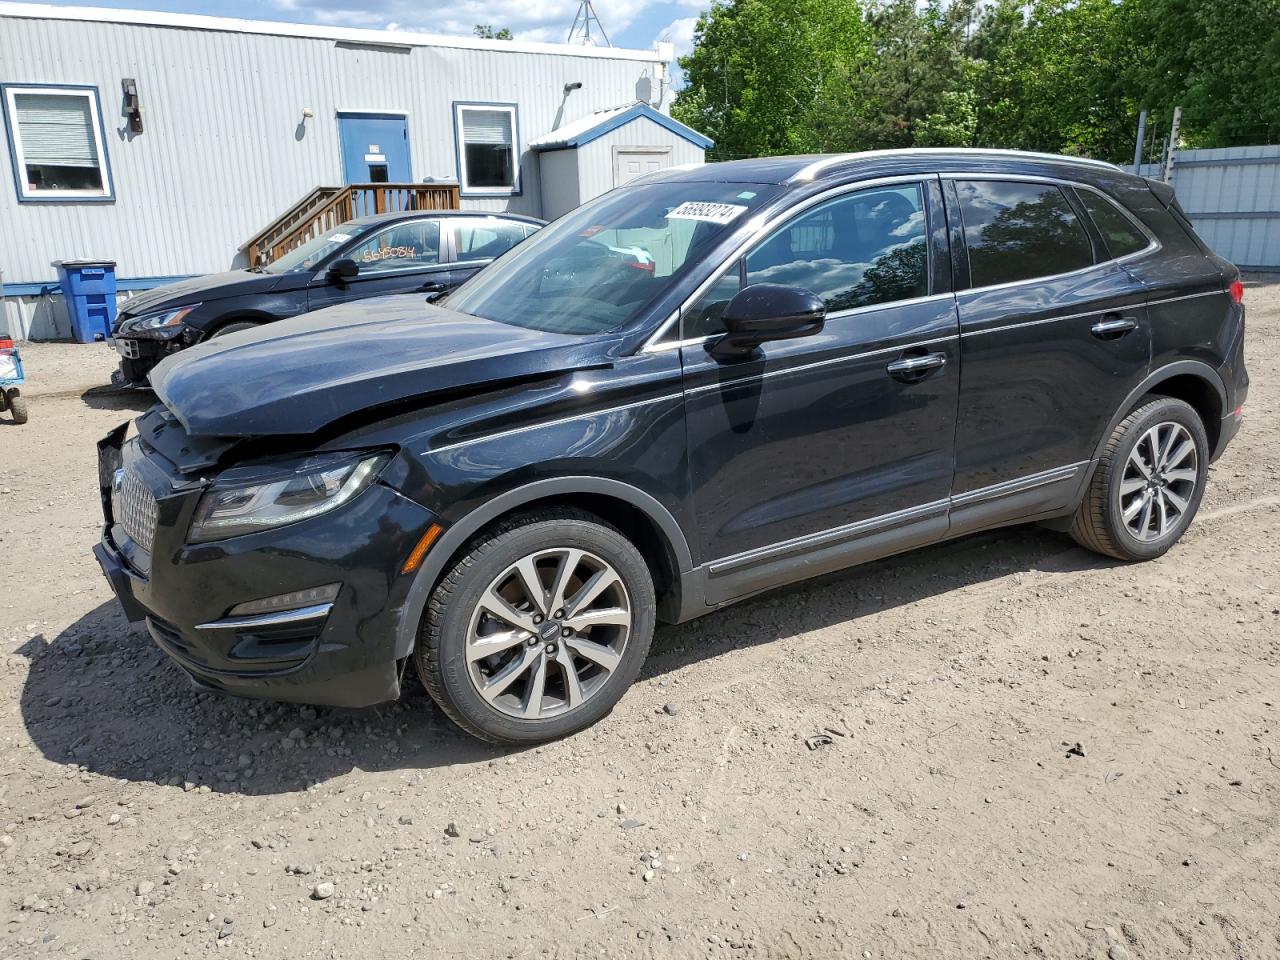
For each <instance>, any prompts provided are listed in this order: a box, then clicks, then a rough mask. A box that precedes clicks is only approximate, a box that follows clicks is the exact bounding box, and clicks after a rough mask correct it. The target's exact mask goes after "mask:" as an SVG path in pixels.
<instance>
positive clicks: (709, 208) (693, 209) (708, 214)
mask: <svg viewBox="0 0 1280 960" xmlns="http://www.w3.org/2000/svg"><path fill="white" fill-rule="evenodd" d="M746 212H747V208H746V207H742V206H739V205H738V204H736V203H704V202H699V201H696V200H691V201H689V202H687V203H682V204H680V206H678V207H676V208H675V209H674V210H672V211H671V212H670V213H668V214H667V219H668V220H705V221H706V222H707V223H731V222H732V221H733V220H734V218H736V217H739V216H741V215H742V214H744V213H746Z"/></svg>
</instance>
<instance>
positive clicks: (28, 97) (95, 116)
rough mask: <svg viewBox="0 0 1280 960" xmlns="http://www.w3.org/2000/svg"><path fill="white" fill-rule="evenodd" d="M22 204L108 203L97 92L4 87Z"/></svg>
mask: <svg viewBox="0 0 1280 960" xmlns="http://www.w3.org/2000/svg"><path fill="white" fill-rule="evenodd" d="M4 112H5V120H6V125H7V127H8V131H9V151H10V155H11V157H12V160H13V175H14V181H15V183H16V185H17V188H18V199H19V200H64V201H65V200H110V199H112V197H113V194H112V189H111V169H110V166H109V165H108V163H107V151H106V143H105V137H104V136H103V129H102V117H101V113H100V112H99V109H98V91H97V89H96V88H95V87H23V86H10V85H6V86H5V87H4Z"/></svg>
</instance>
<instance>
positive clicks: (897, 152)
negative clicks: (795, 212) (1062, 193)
mask: <svg viewBox="0 0 1280 960" xmlns="http://www.w3.org/2000/svg"><path fill="white" fill-rule="evenodd" d="M922 153H924V154H934V155H944V154H945V155H952V156H963V157H1011V158H1013V157H1029V158H1031V159H1034V160H1057V161H1059V162H1062V163H1079V164H1085V165H1087V166H1091V167H1104V168H1106V169H1108V170H1119V169H1120V168H1119V167H1118V166H1116V165H1115V164H1114V163H1108V162H1107V161H1106V160H1094V159H1092V158H1091V157H1068V156H1066V155H1064V154H1059V153H1037V152H1035V151H1032V150H993V149H990V148H986V147H911V148H899V149H894V150H864V151H862V152H860V153H838V154H834V155H832V156H829V157H823V158H822V159H821V160H815V161H814V162H813V163H811V164H809V165H808V166H807V167H804V168H803V169H801V170H799V171H797V172H796V173H793V174H792V175H791V176H790V177H789V178H788V179H787V183H807V182H808V181H810V180H814V179H816V178H817V177H818V176H820V175H821V174H823V173H825V172H826V171H827V170H829V169H830V168H832V167H836V166H839V165H840V164H842V163H851V162H853V161H855V160H870V159H874V158H876V157H905V156H918V155H920V154H922Z"/></svg>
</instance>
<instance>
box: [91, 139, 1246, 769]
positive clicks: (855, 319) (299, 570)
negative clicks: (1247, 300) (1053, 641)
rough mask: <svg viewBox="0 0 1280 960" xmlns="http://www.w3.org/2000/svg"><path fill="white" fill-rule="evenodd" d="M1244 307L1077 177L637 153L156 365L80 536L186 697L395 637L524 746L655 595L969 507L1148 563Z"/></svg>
mask: <svg viewBox="0 0 1280 960" xmlns="http://www.w3.org/2000/svg"><path fill="white" fill-rule="evenodd" d="M1242 292H1243V291H1242V287H1241V284H1240V281H1239V277H1238V274H1237V271H1236V270H1235V268H1234V267H1232V266H1231V264H1229V263H1227V262H1226V261H1224V260H1222V259H1221V258H1220V257H1217V256H1215V255H1214V254H1213V253H1212V252H1211V251H1209V250H1208V249H1207V248H1206V247H1205V246H1204V244H1203V243H1201V241H1200V240H1198V239H1197V237H1196V235H1195V233H1194V232H1193V231H1192V229H1191V226H1190V225H1189V223H1188V222H1187V219H1186V217H1185V216H1184V215H1183V213H1182V212H1181V211H1180V210H1179V208H1178V205H1177V203H1176V202H1175V201H1174V198H1173V194H1172V192H1171V191H1170V190H1169V188H1168V187H1166V186H1164V185H1163V184H1160V183H1153V182H1149V181H1146V180H1142V179H1139V178H1137V177H1134V176H1129V175H1127V174H1124V173H1122V172H1121V171H1120V170H1118V169H1117V168H1115V167H1112V166H1109V165H1107V164H1104V163H1098V162H1090V161H1084V160H1073V159H1068V158H1064V157H1051V156H1041V155H1033V154H1017V153H1007V152H985V151H908V152H888V153H870V154H856V155H852V156H837V157H825V158H814V157H792V158H786V157H779V158H770V159H763V160H748V161H740V162H734V163H724V164H713V165H708V166H703V167H699V168H696V169H687V170H668V171H665V172H663V173H659V174H655V175H653V176H651V177H649V178H648V179H645V180H641V181H638V182H636V183H633V184H631V185H629V186H626V187H623V188H620V189H618V190H614V191H613V192H611V193H608V194H606V195H604V196H602V197H600V198H598V199H596V200H594V201H592V202H590V203H588V204H586V205H584V206H582V207H580V208H579V209H577V210H575V211H573V212H572V213H570V214H568V215H566V216H565V217H563V218H561V219H560V220H558V221H556V222H555V223H553V224H552V225H551V226H549V227H547V228H545V229H544V230H542V231H540V232H539V233H537V234H536V235H535V236H534V237H533V238H531V239H530V240H529V241H527V242H526V243H524V244H522V245H521V246H520V247H518V248H517V249H516V250H514V251H513V252H512V253H511V254H509V255H508V256H506V257H504V258H503V259H502V260H501V261H499V262H498V263H496V264H494V266H492V267H491V268H489V269H488V270H486V271H483V272H482V273H480V274H478V275H477V276H476V277H474V278H473V279H472V280H470V281H468V282H467V283H466V284H465V285H464V286H462V287H461V288H460V289H459V290H457V291H456V292H454V293H453V294H452V295H450V296H449V297H448V298H447V299H446V300H445V301H443V303H440V304H436V305H428V304H427V303H426V302H424V299H423V298H422V297H421V296H404V297H393V298H384V299H381V300H378V301H376V302H368V303H361V304H352V305H348V306H343V307H335V308H333V309H330V310H325V311H323V312H320V313H317V314H313V315H311V316H309V317H305V318H300V319H297V320H287V321H284V322H282V323H279V324H276V325H275V326H274V327H273V328H271V329H265V330H260V331H253V332H249V333H241V334H237V335H235V336H231V337H227V338H225V339H223V340H219V341H217V342H216V343H209V344H202V345H199V346H196V347H195V348H193V349H191V350H188V351H185V352H184V353H183V354H180V355H178V356H176V357H171V358H169V359H167V360H165V361H164V362H163V363H162V364H161V365H160V366H159V367H157V368H156V371H155V372H154V373H153V375H152V382H153V384H154V386H155V389H156V392H157V394H158V395H159V397H160V399H161V401H162V403H161V404H159V405H157V406H155V407H154V408H152V409H151V410H150V411H148V412H147V413H146V414H144V415H143V416H142V417H140V418H139V419H138V420H137V421H136V427H137V429H136V436H133V437H131V438H129V439H128V440H126V431H127V429H128V424H124V425H122V426H120V427H119V428H117V429H116V430H115V431H114V432H113V433H111V434H110V435H109V436H108V437H107V438H106V439H105V440H104V441H102V443H101V444H100V466H101V471H100V472H101V482H102V503H103V508H104V510H105V512H106V526H105V529H104V530H103V536H102V541H101V543H100V544H99V545H98V546H97V547H96V548H95V550H96V553H97V556H98V559H99V560H100V561H101V564H102V566H103V568H104V569H105V571H106V573H107V575H108V577H109V578H110V579H111V582H112V584H113V585H114V587H115V590H116V592H117V594H118V595H119V598H120V600H121V602H122V603H123V605H124V607H125V610H126V612H127V613H128V615H129V616H130V617H131V618H134V619H143V618H145V619H146V621H147V625H148V628H149V629H150V631H151V634H152V636H153V637H154V638H155V641H156V642H157V643H158V644H159V645H160V646H161V647H162V648H163V649H164V650H165V651H166V652H167V653H168V654H170V655H171V656H172V657H173V659H174V660H176V661H177V662H178V663H179V664H180V665H181V666H182V668H183V669H184V670H185V671H187V673H189V674H190V676H191V677H192V678H193V679H194V680H195V682H196V684H197V685H199V686H200V687H202V688H204V689H213V690H221V691H226V692H229V693H237V694H248V695H253V696H262V697H273V698H276V699H281V700H303V701H312V702H318V703H328V704H342V705H349V706H354V705H361V704H370V703H375V702H377V701H380V700H385V699H388V698H392V697H395V696H397V695H398V693H399V691H400V688H401V682H402V680H403V678H404V673H405V671H406V669H408V666H409V664H410V662H412V663H413V664H414V666H415V667H416V668H417V671H418V674H419V676H420V677H421V678H422V681H423V683H424V684H425V685H426V687H427V689H428V690H429V691H430V693H431V695H432V696H433V697H434V698H435V699H436V701H437V702H438V703H439V704H440V706H441V707H442V708H443V710H444V711H445V712H446V713H447V714H448V715H449V716H450V717H452V718H453V719H454V720H455V721H457V723H458V724H459V725H461V726H462V727H463V728H465V729H466V730H468V731H469V732H471V733H472V734H475V735H476V736H479V737H483V738H486V739H488V740H491V741H495V742H500V743H525V742H532V741H540V740H545V739H548V738H552V737H559V736H563V735H565V734H568V733H571V732H573V731H576V730H579V729H581V728H583V727H585V726H586V725H588V724H590V723H592V722H594V721H596V720H598V719H599V718H601V717H602V716H604V715H605V714H606V713H607V712H608V711H609V709H610V708H611V707H612V706H613V704H614V703H615V702H617V700H618V698H619V697H620V696H621V695H622V694H623V692H624V691H625V690H626V688H627V686H628V685H629V684H630V683H631V681H632V680H633V679H634V678H635V676H636V675H637V673H638V671H639V670H640V666H641V663H642V661H643V660H644V659H645V655H646V653H647V651H648V648H649V641H650V637H651V636H652V633H653V629H654V623H655V621H656V620H658V619H662V620H666V621H668V622H679V621H684V620H688V619H690V618H693V617H697V616H700V615H702V614H705V613H709V612H711V611H712V610H715V609H716V608H717V607H720V606H723V605H725V604H728V603H731V602H733V601H735V600H740V599H742V598H743V597H749V596H751V595H752V594H755V593H758V592H760V591H762V590H767V589H769V588H771V587H776V586H778V585H779V584H784V583H788V582H790V581H795V580H799V579H802V578H805V577H812V576H815V575H818V574H822V573H826V572H828V571H832V570H835V569H837V568H840V567H846V566H849V565H850V564H854V563H859V562H861V561H865V560H871V559H873V558H876V557H883V556H885V555H887V554H892V553H897V552H900V551H904V550H908V549H910V548H912V547H918V546H922V545H924V544H929V543H935V542H937V541H939V540H943V539H946V538H949V537H958V536H961V535H964V534H967V533H971V532H973V531H976V530H984V529H988V528H991V527H996V526H1000V525H1003V524H1012V523H1025V522H1028V521H1044V522H1047V523H1050V524H1052V525H1056V526H1057V527H1059V528H1060V529H1062V530H1069V531H1070V532H1071V533H1072V535H1074V536H1075V537H1076V539H1077V540H1079V542H1080V543H1082V544H1084V545H1085V546H1087V547H1089V548H1091V549H1093V550H1097V551H1099V552H1101V553H1103V554H1106V555H1108V556H1111V557H1115V558H1118V559H1121V560H1144V559H1148V558H1151V557H1156V556H1159V555H1160V554H1162V553H1164V552H1165V551H1166V550H1168V549H1169V548H1170V547H1171V546H1172V545H1173V544H1174V542H1175V541H1177V539H1178V538H1179V537H1180V536H1181V535H1182V533H1183V531H1184V530H1186V528H1187V526H1188V524H1190V523H1191V519H1192V517H1193V516H1194V515H1195V512H1196V508H1197V507H1198V505H1199V503H1200V498H1201V495H1202V494H1203V492H1204V485H1205V477H1206V470H1207V468H1208V466H1209V463H1210V462H1211V461H1212V460H1213V459H1214V458H1215V457H1217V456H1218V455H1219V454H1220V453H1221V452H1222V450H1223V448H1224V447H1225V446H1226V444H1227V442H1228V441H1229V440H1231V438H1232V436H1233V435H1234V434H1235V432H1236V430H1237V429H1238V427H1239V424H1240V421H1241V416H1242V411H1241V406H1242V404H1243V403H1244V400H1245V393H1246V390H1247V384H1248V378H1247V376H1246V374H1245V369H1244V359H1243V337H1244V310H1243V308H1242V306H1241V299H1242ZM353 336H355V337H359V338H360V341H361V348H360V349H359V350H350V349H347V347H348V345H349V344H350V342H351V340H352V337H353Z"/></svg>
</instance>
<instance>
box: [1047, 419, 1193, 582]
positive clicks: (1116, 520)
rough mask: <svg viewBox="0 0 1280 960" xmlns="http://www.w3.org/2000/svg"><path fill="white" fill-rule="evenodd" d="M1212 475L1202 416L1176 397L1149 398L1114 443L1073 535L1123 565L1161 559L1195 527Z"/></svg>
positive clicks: (1124, 424)
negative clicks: (1206, 481) (1194, 521)
mask: <svg viewBox="0 0 1280 960" xmlns="http://www.w3.org/2000/svg"><path fill="white" fill-rule="evenodd" d="M1208 468H1209V440H1208V437H1207V435H1206V434H1205V429H1204V423H1203V422H1202V421H1201V419H1200V416H1199V414H1197V413H1196V411H1195V410H1194V409H1192V407H1191V406H1190V405H1189V404H1187V403H1184V402H1183V401H1181V400H1175V399H1174V398H1172V397H1157V398H1154V399H1151V400H1149V401H1147V402H1145V403H1143V404H1141V405H1140V406H1138V408H1137V409H1135V410H1134V411H1133V412H1132V413H1130V414H1129V415H1128V416H1127V417H1125V418H1124V420H1123V421H1121V423H1120V424H1119V425H1118V426H1117V427H1116V428H1115V430H1114V431H1113V432H1112V434H1111V436H1110V438H1108V440H1107V445H1106V447H1105V448H1104V449H1103V453H1102V458H1101V459H1100V460H1099V462H1098V467H1097V469H1096V470H1095V471H1094V475H1093V479H1092V480H1091V481H1090V483H1089V488H1088V491H1087V492H1086V493H1085V497H1084V502H1083V503H1081V504H1080V507H1079V509H1078V510H1077V511H1076V515H1075V517H1074V519H1073V520H1072V523H1071V535H1072V536H1073V537H1074V538H1075V540H1076V542H1077V543H1079V544H1080V545H1081V546H1083V547H1087V548H1088V549H1090V550H1094V551H1096V552H1098V553H1101V554H1105V555H1106V556H1109V557H1115V558H1116V559H1117V560H1152V559H1154V558H1156V557H1158V556H1161V555H1162V554H1163V553H1165V552H1166V551H1167V550H1168V549H1169V548H1170V547H1172V546H1173V545H1174V544H1175V543H1177V542H1178V539H1179V538H1180V537H1181V536H1182V534H1183V533H1184V532H1185V531H1186V529H1187V527H1189V526H1190V525H1191V520H1192V518H1193V517H1194V516H1195V514H1196V510H1197V509H1199V507H1200V499H1201V497H1202V496H1203V495H1204V482H1205V475H1206V473H1207V471H1208Z"/></svg>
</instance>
